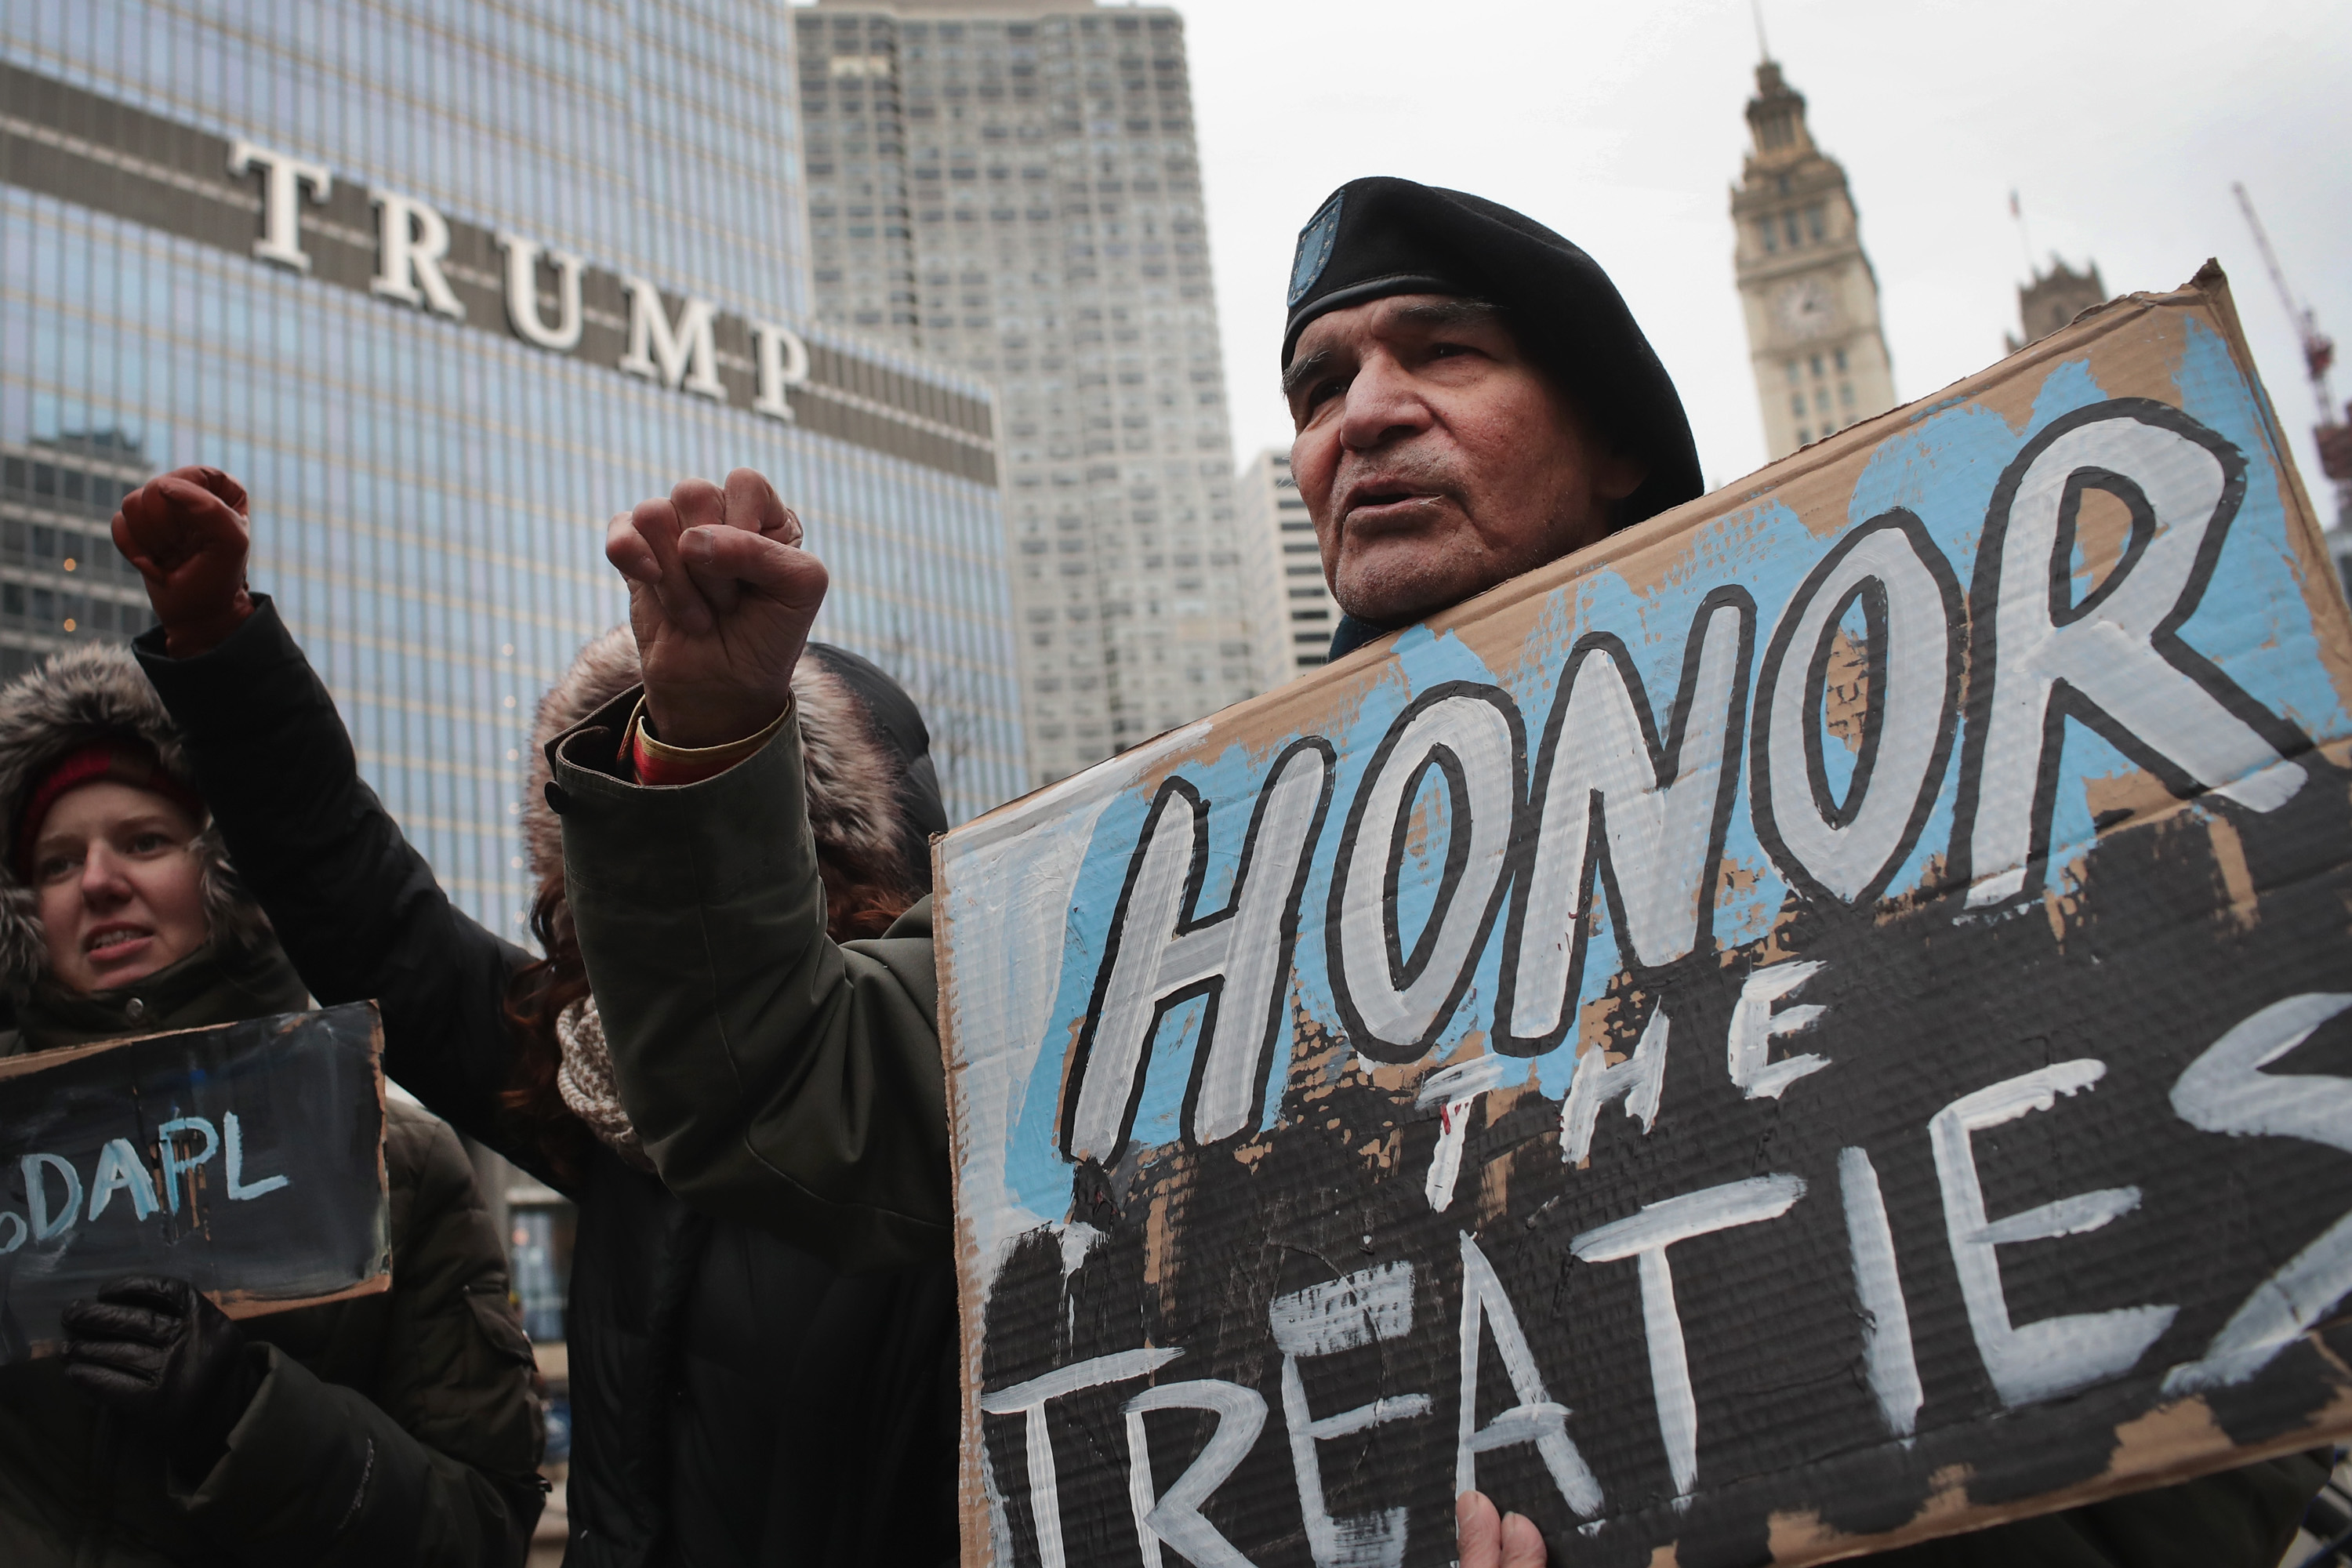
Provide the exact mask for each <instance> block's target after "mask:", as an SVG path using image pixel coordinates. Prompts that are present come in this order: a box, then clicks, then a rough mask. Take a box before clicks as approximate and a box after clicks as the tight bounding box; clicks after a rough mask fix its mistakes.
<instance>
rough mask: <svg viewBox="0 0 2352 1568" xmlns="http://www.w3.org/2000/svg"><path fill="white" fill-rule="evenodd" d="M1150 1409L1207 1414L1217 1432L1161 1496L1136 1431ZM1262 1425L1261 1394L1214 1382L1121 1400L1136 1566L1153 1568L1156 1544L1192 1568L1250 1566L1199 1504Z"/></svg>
mask: <svg viewBox="0 0 2352 1568" xmlns="http://www.w3.org/2000/svg"><path fill="white" fill-rule="evenodd" d="M1151 1410H1207V1411H1212V1412H1213V1413H1214V1414H1215V1415H1216V1417H1217V1425H1216V1429H1215V1430H1214V1431H1213V1432H1211V1433H1210V1434H1209V1441H1208V1443H1207V1444H1206V1446H1204V1447H1202V1449H1201V1452H1200V1456H1199V1457H1198V1458H1195V1459H1194V1460H1193V1461H1192V1463H1191V1464H1190V1465H1188V1466H1186V1467H1185V1469H1184V1473H1183V1474H1182V1475H1181V1476H1179V1477H1177V1478H1176V1484H1175V1485H1174V1486H1172V1487H1170V1488H1169V1489H1167V1491H1166V1492H1164V1493H1162V1492H1160V1491H1159V1490H1158V1489H1157V1488H1156V1487H1155V1486H1154V1485H1153V1483H1152V1479H1151V1442H1150V1434H1148V1433H1147V1432H1145V1431H1144V1429H1143V1417H1144V1413H1145V1412H1147V1411H1151ZM1264 1426H1265V1396H1264V1395H1262V1394H1259V1393H1258V1391H1257V1390H1256V1389H1255V1388H1244V1387H1243V1386H1242V1385H1241V1384H1238V1383H1225V1382H1223V1381H1221V1380H1220V1379H1217V1378H1208V1377H1204V1378H1199V1379H1196V1380H1194V1381H1193V1382H1191V1383H1163V1384H1160V1386H1159V1387H1157V1388H1147V1389H1145V1390H1144V1391H1143V1392H1142V1393H1140V1394H1137V1395H1136V1396H1135V1397H1134V1398H1132V1399H1130V1400H1129V1401H1128V1402H1127V1491H1128V1500H1129V1503H1130V1504H1131V1505H1132V1506H1133V1508H1134V1510H1135V1540H1136V1544H1137V1545H1138V1546H1139V1547H1140V1548H1141V1549H1142V1552H1143V1568H1160V1561H1161V1560H1160V1542H1163V1541H1164V1542H1167V1543H1168V1544H1169V1545H1171V1546H1172V1547H1174V1548H1175V1549H1176V1550H1177V1551H1179V1552H1182V1553H1183V1554H1184V1557H1185V1560H1186V1561H1187V1562H1189V1563H1192V1568H1252V1565H1251V1563H1250V1560H1249V1559H1248V1558H1246V1557H1244V1556H1243V1555H1242V1554H1241V1552H1239V1551H1237V1550H1235V1548H1234V1543H1233V1542H1230V1541H1228V1540H1226V1539H1225V1537H1224V1534H1223V1531H1219V1530H1218V1529H1217V1527H1216V1526H1215V1525H1213V1524H1211V1523H1210V1522H1209V1521H1207V1520H1206V1519H1203V1518H1202V1516H1201V1505H1202V1503H1204V1502H1206V1501H1208V1500H1209V1497H1210V1494H1212V1493H1213V1492H1214V1491H1215V1490H1216V1489H1217V1488H1218V1487H1219V1486H1220V1485H1222V1484H1223V1481H1224V1479H1225V1478H1226V1477H1227V1476H1230V1475H1232V1474H1233V1473H1234V1467H1235V1466H1237V1465H1239V1464H1240V1463H1241V1462H1242V1461H1243V1460H1244V1459H1246V1458H1249V1451H1250V1449H1251V1447H1253V1446H1254V1445H1255V1443H1256V1442H1257V1435H1258V1433H1259V1431H1260V1430H1261V1429H1262V1428H1264Z"/></svg>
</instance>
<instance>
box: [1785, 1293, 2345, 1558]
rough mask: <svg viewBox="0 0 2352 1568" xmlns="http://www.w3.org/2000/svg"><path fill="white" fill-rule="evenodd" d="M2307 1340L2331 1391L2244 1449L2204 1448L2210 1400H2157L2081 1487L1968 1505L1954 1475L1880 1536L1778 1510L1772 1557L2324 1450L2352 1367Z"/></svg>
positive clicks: (1811, 1553)
mask: <svg viewBox="0 0 2352 1568" xmlns="http://www.w3.org/2000/svg"><path fill="white" fill-rule="evenodd" d="M2338 1321H2341V1320H2338ZM2303 1337H2304V1341H2305V1342H2306V1343H2309V1344H2313V1345H2315V1346H2317V1347H2318V1349H2319V1352H2320V1354H2321V1355H2323V1356H2325V1357H2326V1360H2327V1363H2328V1365H2329V1367H2330V1370H2331V1372H2332V1373H2333V1377H2332V1379H2331V1381H2332V1382H2333V1384H2334V1385H2335V1387H2334V1396H2333V1397H2332V1398H2331V1399H2330V1400H2329V1401H2328V1403H2327V1405H2326V1407H2325V1409H2323V1410H2322V1411H2321V1413H2320V1415H2318V1416H2317V1417H2316V1418H2315V1419H2314V1420H2313V1421H2311V1422H2310V1423H2309V1424H2308V1425H2306V1426H2301V1427H2298V1428H2296V1429H2295V1430H2294V1431H2293V1432H2290V1433H2287V1434H2284V1435H2283V1436H2278V1437H2273V1438H2272V1439H2270V1440H2269V1441H2267V1442H2263V1443H2259V1444H2252V1445H2249V1446H2247V1447H2230V1448H2225V1449H2217V1448H2214V1447H2210V1446H2208V1447H2199V1445H2210V1443H2211V1441H2212V1440H2213V1439H2214V1438H2216V1437H2219V1438H2220V1439H2221V1441H2223V1442H2227V1441H2228V1438H2227V1436H2226V1435H2224V1434H2222V1433H2221V1431H2220V1429H2219V1426H2218V1424H2217V1423H2216V1422H2215V1421H2214V1420H2213V1415H2212V1411H2211V1409H2210V1407H2209V1406H2208V1405H2206V1403H2205V1401H2204V1400H2202V1399H2185V1400H2182V1401H2180V1402H2179V1403H2178V1404H2174V1405H2158V1406H2157V1407H2156V1408H2155V1409H2153V1410H2151V1411H2149V1412H2148V1413H2147V1415H2143V1416H2140V1417H2139V1418H2138V1419H2137V1420H2134V1421H2127V1422H2126V1423H2125V1424H2124V1425H2122V1426H2118V1427H2116V1429H2115V1438H2116V1450H2115V1455H2114V1457H2113V1458H2110V1459H2109V1460H2108V1463H2107V1468H2106V1471H2105V1474H2103V1475H2100V1476H2098V1477H2095V1479H2091V1480H2087V1481H2084V1482H2083V1483H2082V1484H2080V1485H2079V1486H2073V1487H2067V1488H2064V1489H2061V1490H2058V1491H2054V1492H2042V1493H2039V1494H2037V1495H2036V1496H2033V1497H2031V1498H2025V1499H2021V1500H2019V1501H2017V1502H2014V1503H2009V1504H1997V1505H1995V1506H1992V1507H1990V1508H1977V1507H1973V1506H1971V1505H1970V1504H1969V1501H1968V1492H1967V1478H1966V1477H1965V1476H1955V1477H1953V1478H1951V1483H1950V1485H1949V1486H1948V1488H1947V1489H1945V1490H1943V1491H1941V1492H1939V1493H1937V1495H1935V1496H1933V1497H1930V1498H1929V1499H1928V1500H1927V1502H1926V1503H1925V1504H1924V1505H1923V1506H1922V1507H1921V1508H1920V1510H1919V1512H1918V1514H1917V1516H1916V1517H1915V1518H1914V1519H1913V1520H1912V1521H1911V1522H1910V1523H1909V1524H1906V1525H1905V1526H1903V1527H1902V1528H1901V1529H1899V1530H1892V1531H1886V1532H1885V1534H1882V1535H1842V1534H1839V1533H1838V1532H1836V1531H1832V1530H1829V1529H1827V1528H1826V1527H1824V1526H1823V1525H1822V1523H1821V1521H1820V1520H1819V1518H1818V1517H1816V1516H1814V1515H1812V1514H1786V1513H1783V1514H1775V1515H1773V1516H1772V1524H1771V1537H1770V1541H1771V1552H1772V1556H1771V1559H1770V1560H1771V1561H1772V1562H1773V1563H1778V1564H1781V1565H1783V1568H1806V1565H1808V1564H1811V1563H1833V1562H1837V1561H1840V1560H1841V1559H1843V1558H1848V1557H1861V1556H1864V1555H1867V1554H1869V1553H1871V1552H1887V1551H1891V1550H1893V1549H1894V1548H1895V1547H1898V1546H1909V1545H1912V1544H1913V1543H1915V1542H1921V1541H1929V1540H1933V1539H1935V1538H1937V1537H1938V1536H1944V1535H1957V1534H1964V1533H1967V1532H1969V1531H1978V1530H1983V1529H1986V1528H1988V1527H1990V1526H1991V1525H1996V1524H2006V1523H2008V1522H2009V1521H2011V1520H2017V1519H2030V1518H2032V1517H2034V1516H2036V1515H2039V1514H2045V1513H2056V1512H2058V1511H2059V1510H2062V1509H2070V1508H2080V1507H2081V1506H2083V1505H2084V1503H2094V1502H2101V1501H2104V1500H2106V1499H2108V1498H2114V1497H2122V1496H2125V1495H2126V1494H2128V1493H2131V1492H2138V1491H2147V1490H2148V1489H2151V1488H2155V1487H2162V1486H2171V1485H2173V1484H2175V1483H2177V1482H2180V1481H2188V1480H2194V1479H2197V1478H2198V1477H2200V1476H2209V1475H2212V1474H2214V1473H2215V1472H2217V1471H2221V1470H2233V1469H2236V1468H2239V1467H2241V1466H2243V1465H2251V1464H2254V1463H2257V1462H2258V1461H2261V1460H2263V1459H2274V1458H2279V1457H2281V1456H2282V1455H2286V1454H2296V1453H2301V1452H2303V1451H2305V1450H2306V1449H2310V1448H2318V1447H2326V1445H2327V1444H2329V1443H2331V1442H2334V1441H2336V1440H2339V1439H2341V1438H2343V1437H2344V1436H2347V1434H2352V1368H2347V1367H2346V1366H2345V1365H2344V1363H2342V1362H2340V1361H2338V1360H2337V1359H2336V1356H2335V1355H2334V1354H2333V1353H2332V1352H2329V1351H2328V1349H2327V1347H2326V1345H2325V1344H2324V1343H2322V1342H2320V1340H2319V1338H2318V1336H2317V1335H2316V1334H2315V1333H2308V1334H2305V1335H2304V1336H2303Z"/></svg>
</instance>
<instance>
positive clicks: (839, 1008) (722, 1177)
mask: <svg viewBox="0 0 2352 1568" xmlns="http://www.w3.org/2000/svg"><path fill="white" fill-rule="evenodd" d="M634 701H635V694H634V693H631V694H630V695H629V696H627V697H625V698H623V699H622V700H619V701H616V702H614V703H613V704H612V705H611V706H609V707H607V708H606V709H605V710H604V711H602V712H600V713H598V714H596V715H594V716H593V717H591V718H590V719H588V720H587V721H585V722H584V723H583V724H581V725H580V726H579V727H578V728H577V729H575V730H573V731H572V732H571V733H570V734H568V735H565V736H562V737H561V738H559V739H558V741H557V742H556V743H555V746H554V748H553V752H554V762H555V784H556V788H557V789H558V790H560V791H561V792H562V796H563V803H564V804H563V807H562V811H563V825H564V847H565V855H566V858H567V860H568V862H569V864H570V866H571V868H572V919H573V921H574V922H575V923H576V925H577V927H578V929H579V932H580V941H581V946H582V949H583V952H585V954H586V956H587V959H588V971H589V974H590V976H591V978H592V979H593V981H594V983H595V986H596V994H597V998H598V1005H600V1006H601V1008H602V1009H603V1013H604V1031H605V1037H606V1038H607V1039H608V1040H609V1041H610V1042H611V1045H612V1049H613V1062H614V1071H615V1073H616V1075H617V1076H618V1077H619V1079H620V1080H621V1085H622V1092H623V1097H624V1099H625V1100H626V1101H627V1103H628V1105H629V1108H630V1112H631V1114H632V1116H633V1117H634V1118H635V1122H636V1127H637V1131H638V1132H639V1133H640V1134H641V1135H642V1136H643V1137H644V1139H645V1141H646V1149H647V1151H648V1152H650V1153H652V1155H653V1157H654V1159H655V1161H656V1163H658V1164H659V1166H660V1168H661V1171H662V1174H663V1176H664V1178H665V1179H666V1180H667V1181H668V1182H669V1184H670V1185H671V1186H672V1187H673V1188H674V1189H675V1190H676V1191H677V1192H678V1193H680V1194H683V1195H685V1196H687V1197H688V1198H690V1199H691V1200H692V1201H693V1202H695V1203H696V1204H697V1205H699V1206H701V1207H704V1208H707V1209H709V1210H710V1211H712V1212H713V1213H719V1214H731V1215H740V1216H741V1217H743V1218H744V1219H745V1220H746V1221H747V1222H751V1223H765V1224H768V1225H771V1226H775V1227H776V1228H777V1229H778V1230H779V1231H780V1232H781V1233H782V1234H784V1235H787V1236H790V1237H793V1238H794V1239H795V1240H798V1241H800V1242H801V1243H802V1244H803V1245H805V1246H807V1247H813V1248H815V1249H817V1250H819V1251H822V1252H824V1254H825V1255H826V1256H828V1257H831V1258H836V1259H838V1260H840V1261H841V1262H842V1263H844V1264H845V1266H856V1267H880V1266H884V1265H887V1264H888V1263H890V1262H892V1261H894V1260H898V1259H906V1258H924V1257H929V1256H932V1255H934V1254H936V1253H937V1252H938V1251H939V1250H940V1249H941V1248H943V1247H946V1246H947V1245H948V1237H949V1236H950V1231H951V1226H952V1222H953V1190H952V1186H951V1183H950V1175H949V1163H948V1148H947V1115H946V1109H945V1104H944V1094H945V1090H944V1086H943V1068H942V1064H941V1061H940V1042H939V1033H938V983H937V978H936V974H935V972H934V969H933V966H932V965H933V959H932V950H931V940H930V939H931V928H930V903H929V900H924V902H923V903H921V904H919V905H918V906H916V907H915V908H914V909H913V910H909V911H908V914H907V916H906V917H905V918H904V919H902V920H901V921H899V922H898V924H897V925H895V926H893V927H892V928H891V929H890V931H888V932H887V933H886V935H885V936H884V937H883V938H882V939H881V940H879V941H875V942H847V943H842V944H836V943H835V942H832V941H830V940H829V939H828V938H827V937H826V935H825V926H824V894H823V891H822V889H821V888H820V887H819V886H818V882H817V872H816V864H815V859H814V856H813V855H812V854H811V853H810V850H809V847H808V834H807V832H806V830H805V829H804V828H802V827H800V826H798V824H797V821H796V820H795V817H794V816H793V814H792V813H791V812H788V811H785V810H782V809H780V806H781V805H783V804H784V803H792V804H793V805H797V802H798V784H797V780H798V779H799V777H800V775H801V772H802V764H801V761H800V755H799V750H800V738H799V735H798V732H797V731H796V730H795V727H794V726H793V725H791V724H786V725H784V726H783V727H782V729H780V730H779V731H777V733H776V736H775V738H774V739H773V740H772V741H771V742H769V743H768V744H767V745H766V746H764V747H762V748H761V750H760V751H759V752H756V753H754V754H753V755H752V756H751V757H749V758H746V759H745V760H744V761H743V762H741V763H738V764H737V765H736V766H735V767H733V768H731V769H730V770H728V771H727V772H726V773H720V774H719V775H718V776H716V777H715V778H710V779H706V780H704V781H703V782H702V783H700V784H689V785H687V786H685V787H683V788H674V789H646V788H642V787H639V786H637V785H635V784H630V783H627V782H625V770H624V768H623V767H622V765H621V763H620V760H619V758H618V756H617V754H616V753H617V745H618V740H619V735H620V731H621V727H622V726H623V725H624V724H625V722H626V720H627V716H628V712H629V710H630V707H631V706H632V704H633V703H634ZM2324 1477H2325V1470H2324V1469H2323V1468H2322V1467H2321V1466H2320V1465H2319V1464H2318V1463H2317V1461H2316V1460H2315V1459H2313V1458H2306V1457H2298V1458H2289V1459H2281V1460H2275V1461H2273V1462H2271V1463H2268V1464H2263V1465H2255V1466H2252V1467H2250V1468H2245V1469H2242V1470H2236V1471H2232V1472H2230V1473H2228V1474H2225V1475H2220V1476H2211V1477H2208V1478H2206V1479H2202V1480H2197V1481H2190V1482H2188V1483H2186V1484H2184V1485H2180V1486H2176V1487H2171V1488H2168V1489H2164V1490H2162V1491H2158V1492H2150V1493H2144V1494H2141V1495H2139V1496H2137V1497H2129V1498H2125V1499H2121V1500H2116V1501H2114V1502H2107V1503H2100V1504H2096V1505H2094V1506H2092V1507H2088V1508H2079V1509H2075V1510H2071V1511H2069V1512H2065V1513H2062V1514H2055V1515H2050V1516H2045V1517H2043V1518H2039V1519H2031V1520H2024V1521H2018V1522H2016V1523H2012V1524H2007V1525H2000V1526H1996V1527H1994V1528H1992V1529H1990V1530H1985V1531H1978V1532H1977V1533H1974V1534H1970V1535H1964V1536H1958V1537H1954V1538H1950V1539H1948V1540H1944V1541H1938V1542H1929V1543H1927V1544H1926V1545H1924V1546H1919V1547H1914V1548H1908V1549H1906V1550H1904V1551H1900V1552H1891V1553H1887V1554H1885V1555H1883V1556H1880V1557H1874V1558H1869V1559H1863V1560H1861V1561H1867V1562H1872V1563H1884V1564H1886V1565H1888V1568H2147V1565H2149V1564H2155V1563H2179V1564H2181V1565H2183V1568H2187V1565H2189V1564H2196V1565H2197V1568H2276V1564H2277V1563H2278V1561H2279V1558H2280V1555H2281V1554H2282V1553H2283V1552H2284V1551H2285V1550H2286V1548H2287V1545H2288V1544H2289V1543H2290V1542H2291V1541H2292V1540H2293V1538H2294V1529H2295V1525H2296V1522H2297V1521H2298V1520H2299V1519H2300V1518H2301V1516H2302V1512H2303V1508H2304V1505H2305V1503H2306V1502H2307V1501H2308V1500H2310V1498H2311V1497H2312V1495H2313V1494H2314V1493H2315V1491H2317V1490H2318V1489H2319V1484H2320V1482H2321V1480H2322V1479H2324Z"/></svg>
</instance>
